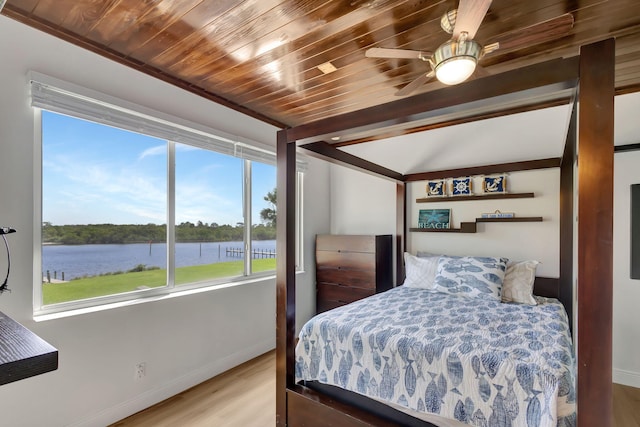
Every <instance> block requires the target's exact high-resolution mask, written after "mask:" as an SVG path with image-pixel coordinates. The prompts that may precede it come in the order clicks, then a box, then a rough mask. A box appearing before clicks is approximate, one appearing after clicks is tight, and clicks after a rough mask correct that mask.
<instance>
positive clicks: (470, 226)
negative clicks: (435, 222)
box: [409, 216, 542, 233]
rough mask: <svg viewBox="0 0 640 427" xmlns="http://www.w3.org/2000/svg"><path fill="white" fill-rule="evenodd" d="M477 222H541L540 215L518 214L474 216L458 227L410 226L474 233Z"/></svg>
mask: <svg viewBox="0 0 640 427" xmlns="http://www.w3.org/2000/svg"><path fill="white" fill-rule="evenodd" d="M479 222H542V217H541V216H520V217H514V218H476V220H475V221H474V222H461V223H460V228H410V229H409V231H415V232H418V233H475V232H476V231H477V224H478V223H479Z"/></svg>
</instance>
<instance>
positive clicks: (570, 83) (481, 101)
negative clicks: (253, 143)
mask: <svg viewBox="0 0 640 427" xmlns="http://www.w3.org/2000/svg"><path fill="white" fill-rule="evenodd" d="M578 63H579V60H578V57H572V58H568V59H556V60H552V61H547V62H543V63H540V64H535V65H531V66H529V67H524V68H522V69H519V70H513V71H507V72H504V73H501V74H496V75H493V76H489V77H485V78H483V79H477V80H471V81H468V82H466V83H463V84H460V85H458V86H452V87H446V88H442V89H438V90H435V91H433V92H428V93H424V94H420V95H416V96H412V97H409V98H404V99H400V100H398V101H394V102H389V103H387V104H383V105H378V106H374V107H370V108H366V109H363V110H359V111H354V112H352V113H347V114H343V115H340V116H336V117H330V118H328V119H322V120H318V121H315V122H312V123H308V124H303V125H300V126H296V127H293V128H289V129H286V130H285V131H286V133H287V140H288V141H290V142H291V141H298V143H300V144H307V143H310V142H315V141H322V140H327V139H330V138H331V137H334V136H343V135H349V134H363V135H362V137H366V133H371V134H375V133H380V132H384V128H387V127H392V126H397V125H403V124H405V123H407V122H418V123H416V124H419V121H421V120H427V119H430V118H434V119H435V118H437V117H439V116H447V117H449V116H450V115H451V114H454V113H455V116H456V117H457V118H462V117H465V116H473V115H477V114H479V113H480V112H489V111H498V110H502V109H504V108H506V105H510V104H511V106H513V105H512V104H514V103H518V105H527V104H531V103H539V102H541V101H542V100H543V99H546V100H551V99H553V98H554V97H556V98H557V99H562V98H566V97H567V92H566V91H567V90H570V89H572V88H573V87H574V86H575V84H576V81H577V78H578ZM547 98H549V99H547ZM452 107H455V108H452Z"/></svg>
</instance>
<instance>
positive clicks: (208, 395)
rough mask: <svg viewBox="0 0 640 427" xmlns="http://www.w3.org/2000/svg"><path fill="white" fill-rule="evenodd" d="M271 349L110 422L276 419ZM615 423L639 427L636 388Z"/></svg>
mask: <svg viewBox="0 0 640 427" xmlns="http://www.w3.org/2000/svg"><path fill="white" fill-rule="evenodd" d="M275 371H276V358H275V351H272V352H269V353H266V354H264V355H262V356H260V357H258V358H256V359H253V360H251V361H249V362H247V363H245V364H243V365H240V366H238V367H237V368H234V369H232V370H230V371H228V372H225V373H223V374H221V375H218V376H217V377H215V378H212V379H210V380H208V381H206V382H204V383H202V384H199V385H197V386H195V387H193V388H191V389H189V390H187V391H184V392H182V393H180V394H178V395H176V396H174V397H172V398H170V399H167V400H165V401H164V402H161V403H159V404H157V405H155V406H152V407H151V408H149V409H145V410H144V411H142V412H138V413H137V414H135V415H132V416H130V417H129V418H125V419H124V420H122V421H119V422H117V423H115V424H112V426H111V427H169V426H171V427H174V426H181V427H213V426H215V427H269V426H274V425H275V420H276V412H275V408H276V403H275V389H276V377H275ZM613 413H614V423H613V426H614V427H640V388H633V387H628V386H624V385H620V384H614V385H613Z"/></svg>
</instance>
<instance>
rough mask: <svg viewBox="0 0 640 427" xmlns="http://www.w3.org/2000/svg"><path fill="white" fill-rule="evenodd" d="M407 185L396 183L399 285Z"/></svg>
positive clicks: (404, 236)
mask: <svg viewBox="0 0 640 427" xmlns="http://www.w3.org/2000/svg"><path fill="white" fill-rule="evenodd" d="M407 224H408V221H407V185H406V184H405V183H404V182H398V183H397V184H396V283H395V285H396V286H398V285H400V284H401V283H402V282H403V280H404V264H403V261H404V251H405V249H406V247H407V238H406V236H407V235H406V232H407Z"/></svg>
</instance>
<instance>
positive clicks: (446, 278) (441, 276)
mask: <svg viewBox="0 0 640 427" xmlns="http://www.w3.org/2000/svg"><path fill="white" fill-rule="evenodd" d="M507 261H508V260H507V259H506V258H493V257H444V256H443V257H440V260H439V261H438V271H437V273H436V278H435V285H434V289H435V290H437V291H439V292H443V293H446V294H452V295H461V296H464V297H468V298H478V297H482V298H490V299H495V300H497V301H500V294H501V291H502V281H503V279H504V273H505V270H506V269H507Z"/></svg>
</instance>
